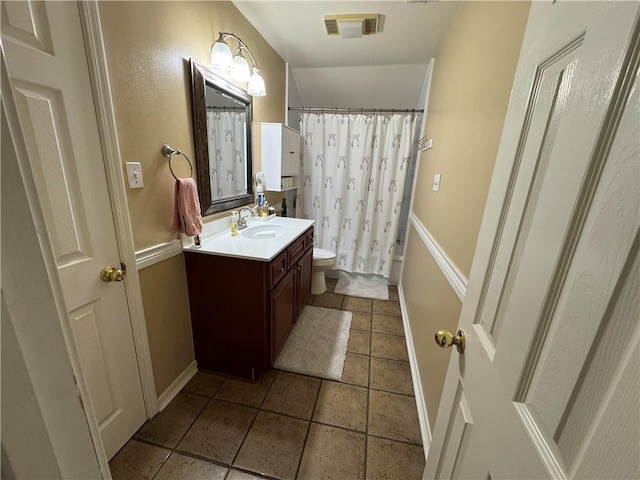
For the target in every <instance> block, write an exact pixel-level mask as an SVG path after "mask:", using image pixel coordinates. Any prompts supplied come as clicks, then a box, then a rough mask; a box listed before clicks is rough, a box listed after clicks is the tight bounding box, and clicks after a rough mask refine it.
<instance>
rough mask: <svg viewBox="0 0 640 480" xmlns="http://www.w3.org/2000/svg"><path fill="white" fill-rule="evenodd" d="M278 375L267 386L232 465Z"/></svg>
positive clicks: (233, 461) (232, 461)
mask: <svg viewBox="0 0 640 480" xmlns="http://www.w3.org/2000/svg"><path fill="white" fill-rule="evenodd" d="M265 373H267V372H265ZM263 375H264V374H263ZM277 376H278V374H277V373H276V374H275V375H274V377H273V380H271V384H270V385H269V388H267V391H266V392H265V394H264V397H262V401H261V402H260V405H259V406H258V408H257V410H256V414H255V415H254V417H253V420H251V425H249V428H248V429H247V431H246V432H245V434H244V437H243V438H242V442H240V445H238V450H237V451H236V454H235V455H234V456H233V459H232V460H231V465H233V464H234V463H235V461H236V460H237V459H238V455H239V454H240V450H242V446H243V445H244V442H246V441H247V437H248V436H249V432H250V431H251V429H252V428H253V425H254V424H255V423H256V418H258V415H259V414H260V410H261V407H262V404H263V403H264V400H265V399H266V398H267V395H269V392H270V391H271V387H273V384H274V383H275V381H276V377H277Z"/></svg>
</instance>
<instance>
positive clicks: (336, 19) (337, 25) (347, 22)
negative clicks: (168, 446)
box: [324, 13, 380, 38]
mask: <svg viewBox="0 0 640 480" xmlns="http://www.w3.org/2000/svg"><path fill="white" fill-rule="evenodd" d="M379 20H380V15H379V14H377V13H349V14H343V15H325V16H324V27H325V29H326V31H327V35H340V36H341V37H342V38H359V37H361V36H363V35H373V34H374V33H377V32H378V28H379V25H380V22H379Z"/></svg>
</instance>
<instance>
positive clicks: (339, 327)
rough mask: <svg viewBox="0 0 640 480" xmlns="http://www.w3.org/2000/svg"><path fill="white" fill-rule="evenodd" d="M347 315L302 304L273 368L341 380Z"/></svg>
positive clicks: (348, 326)
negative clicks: (302, 306) (296, 321)
mask: <svg viewBox="0 0 640 480" xmlns="http://www.w3.org/2000/svg"><path fill="white" fill-rule="evenodd" d="M351 317H352V314H351V312H345V311H342V310H334V309H332V308H320V307H312V306H309V305H306V306H305V307H304V310H302V313H301V314H300V318H299V319H298V323H296V325H295V327H293V331H292V332H291V335H289V339H288V340H287V343H285V344H284V347H283V348H282V351H281V352H280V355H279V356H278V358H277V359H276V361H275V363H274V364H273V366H274V368H278V369H280V370H287V371H289V372H295V373H304V374H305V375H313V376H316V377H322V378H327V379H329V380H341V379H342V369H343V368H344V360H345V356H346V354H347V342H348V341H349V329H350V328H351Z"/></svg>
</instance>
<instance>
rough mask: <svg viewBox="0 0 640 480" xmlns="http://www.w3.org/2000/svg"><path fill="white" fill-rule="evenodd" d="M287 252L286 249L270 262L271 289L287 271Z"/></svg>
mask: <svg viewBox="0 0 640 480" xmlns="http://www.w3.org/2000/svg"><path fill="white" fill-rule="evenodd" d="M287 253H288V250H285V251H284V252H282V253H281V254H280V255H278V256H277V257H276V258H275V259H274V260H273V261H272V262H271V263H270V264H269V289H271V288H273V287H274V285H275V284H276V283H278V282H279V281H280V279H281V278H282V277H284V274H285V273H287V265H288V263H287Z"/></svg>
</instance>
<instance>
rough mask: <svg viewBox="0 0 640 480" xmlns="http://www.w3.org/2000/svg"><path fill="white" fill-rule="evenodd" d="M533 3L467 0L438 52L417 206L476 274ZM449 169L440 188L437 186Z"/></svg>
mask: <svg viewBox="0 0 640 480" xmlns="http://www.w3.org/2000/svg"><path fill="white" fill-rule="evenodd" d="M528 12H529V3H528V2H467V3H465V4H463V5H462V6H461V7H460V10H459V11H458V14H457V15H456V17H455V19H454V21H453V22H452V24H451V28H450V30H449V32H448V34H447V37H446V39H445V41H444V43H443V45H442V48H441V50H440V52H439V54H438V56H437V57H436V60H435V66H434V73H433V78H432V83H431V92H430V98H429V107H428V113H427V121H426V127H425V135H428V136H429V138H433V139H434V140H433V144H434V147H433V148H432V149H431V150H427V151H426V152H425V153H423V154H422V156H421V158H420V161H419V164H420V167H419V171H418V176H417V185H418V186H419V187H418V188H417V189H416V194H415V199H414V204H413V211H414V213H415V214H416V215H417V216H418V218H420V220H421V221H422V223H423V224H424V225H425V226H426V228H427V230H429V232H431V234H432V235H433V236H434V237H435V239H436V240H437V241H438V243H439V244H440V245H441V246H443V247H444V248H445V249H446V252H447V255H449V257H450V258H451V259H452V260H453V262H454V263H455V264H456V265H457V267H458V268H459V269H460V270H461V271H462V273H464V275H465V276H468V275H469V271H470V269H471V260H472V259H473V252H474V249H475V245H476V239H477V237H478V231H479V229H480V222H481V220H482V212H483V211H484V204H485V201H486V198H487V192H488V190H489V183H490V181H491V174H492V173H493V164H494V161H495V157H496V152H497V150H498V143H499V141H500V134H501V133H502V124H503V122H504V116H505V114H506V110H507V103H508V102H509V94H510V92H511V85H512V83H513V75H514V73H515V67H516V63H517V60H518V55H519V53H520V45H521V43H522V36H523V34H524V27H525V25H526V21H527V17H528ZM436 173H439V174H441V175H442V178H441V183H440V191H439V192H434V191H433V190H432V189H431V184H432V182H433V176H434V174H436Z"/></svg>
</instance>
